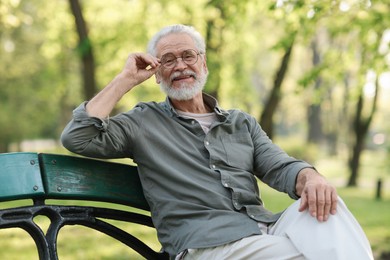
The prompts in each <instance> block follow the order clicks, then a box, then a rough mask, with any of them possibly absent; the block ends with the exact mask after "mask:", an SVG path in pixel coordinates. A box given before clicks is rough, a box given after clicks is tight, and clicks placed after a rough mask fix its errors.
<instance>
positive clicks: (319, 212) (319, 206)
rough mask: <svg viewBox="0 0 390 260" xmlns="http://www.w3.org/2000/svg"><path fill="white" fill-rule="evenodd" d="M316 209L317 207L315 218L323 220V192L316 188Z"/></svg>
mask: <svg viewBox="0 0 390 260" xmlns="http://www.w3.org/2000/svg"><path fill="white" fill-rule="evenodd" d="M316 209H317V220H318V221H320V222H322V221H324V216H325V212H324V209H325V192H324V191H323V190H322V189H320V190H317V203H316Z"/></svg>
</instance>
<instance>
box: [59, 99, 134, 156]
mask: <svg viewBox="0 0 390 260" xmlns="http://www.w3.org/2000/svg"><path fill="white" fill-rule="evenodd" d="M86 104H87V102H84V103H82V104H81V105H80V106H79V107H77V108H76V109H75V110H74V111H73V119H72V120H71V121H70V122H69V123H68V125H67V126H66V127H65V129H64V130H63V132H62V134H61V142H62V145H63V146H64V147H65V148H66V149H68V150H69V151H71V152H74V153H77V154H81V155H84V156H90V157H96V158H123V157H131V151H130V149H129V145H130V143H129V139H128V133H127V131H128V130H126V128H127V126H125V125H124V124H123V123H122V121H121V120H120V116H119V117H118V119H108V118H107V119H100V118H96V117H90V116H89V115H88V113H87V111H86V109H85V106H86Z"/></svg>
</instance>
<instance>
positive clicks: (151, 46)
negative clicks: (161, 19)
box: [147, 24, 206, 56]
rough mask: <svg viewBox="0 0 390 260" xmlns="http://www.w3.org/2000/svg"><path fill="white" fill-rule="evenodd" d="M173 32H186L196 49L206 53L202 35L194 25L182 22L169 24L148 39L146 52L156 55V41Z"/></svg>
mask: <svg viewBox="0 0 390 260" xmlns="http://www.w3.org/2000/svg"><path fill="white" fill-rule="evenodd" d="M173 33H186V34H188V35H189V36H191V38H192V39H193V40H194V42H195V46H196V48H197V49H198V51H199V52H200V53H206V44H205V41H204V39H203V37H202V35H201V34H200V33H199V32H198V31H197V30H195V28H194V27H192V26H188V25H183V24H174V25H170V26H167V27H164V28H162V29H161V30H160V31H159V32H157V33H156V34H155V35H154V36H153V37H152V39H151V40H150V41H149V43H148V48H147V52H148V53H149V54H151V55H153V56H156V55H157V50H156V47H157V44H158V42H159V41H160V40H161V38H163V37H165V36H167V35H169V34H173Z"/></svg>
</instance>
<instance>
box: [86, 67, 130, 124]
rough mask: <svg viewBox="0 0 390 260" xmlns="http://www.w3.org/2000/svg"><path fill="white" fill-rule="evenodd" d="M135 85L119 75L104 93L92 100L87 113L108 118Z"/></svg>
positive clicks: (127, 78)
mask: <svg viewBox="0 0 390 260" xmlns="http://www.w3.org/2000/svg"><path fill="white" fill-rule="evenodd" d="M134 86H135V83H134V82H133V81H132V80H131V78H129V77H127V76H126V75H124V74H123V73H121V74H118V75H117V76H116V77H115V78H114V79H113V80H112V81H111V82H110V83H109V84H108V85H107V86H106V87H105V88H104V89H103V90H102V91H100V92H99V93H98V94H97V95H96V96H95V97H94V98H92V99H91V100H90V101H89V102H88V104H87V106H86V111H87V113H88V115H89V116H91V117H97V118H101V119H103V118H107V117H108V116H109V115H110V113H111V111H112V110H113V109H114V107H115V105H116V104H117V103H118V102H119V100H120V99H121V98H122V97H123V96H124V95H125V94H126V93H127V92H128V91H129V90H131V89H132V88H133V87H134Z"/></svg>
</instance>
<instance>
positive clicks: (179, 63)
mask: <svg viewBox="0 0 390 260" xmlns="http://www.w3.org/2000/svg"><path fill="white" fill-rule="evenodd" d="M187 67H188V65H187V63H185V62H184V60H183V58H181V57H178V58H176V64H175V67H174V68H175V69H176V70H182V69H186V68H187Z"/></svg>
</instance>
